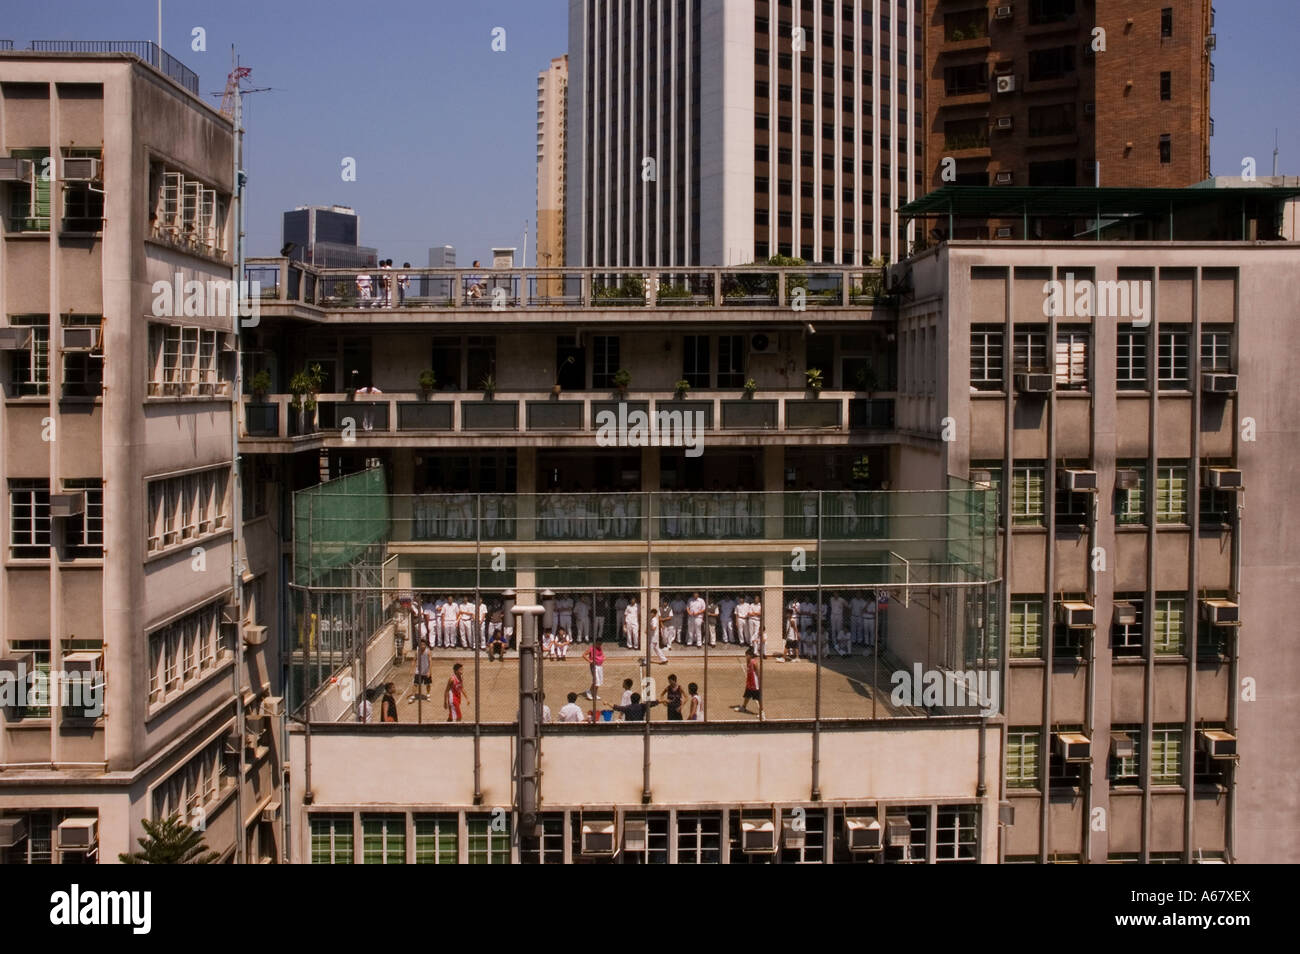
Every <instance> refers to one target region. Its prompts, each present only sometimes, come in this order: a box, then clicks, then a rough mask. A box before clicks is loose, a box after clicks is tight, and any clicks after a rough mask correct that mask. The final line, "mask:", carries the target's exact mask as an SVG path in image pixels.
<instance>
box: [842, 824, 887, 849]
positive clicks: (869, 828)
mask: <svg viewBox="0 0 1300 954" xmlns="http://www.w3.org/2000/svg"><path fill="white" fill-rule="evenodd" d="M844 831H845V834H846V836H847V840H848V843H849V851H854V852H857V851H880V849H881V848H883V847H884V838H883V837H882V836H883V830H882V829H881V827H880V822H878V821H877V820H876V819H874V818H847V819H845V820H844Z"/></svg>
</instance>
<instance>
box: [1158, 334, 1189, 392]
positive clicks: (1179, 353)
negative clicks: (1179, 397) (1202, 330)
mask: <svg viewBox="0 0 1300 954" xmlns="http://www.w3.org/2000/svg"><path fill="white" fill-rule="evenodd" d="M1190 339H1191V333H1190V332H1189V331H1187V330H1186V328H1169V327H1168V326H1165V327H1162V328H1161V330H1160V331H1158V332H1157V333H1156V342H1157V350H1156V376H1157V378H1158V380H1159V383H1160V390H1162V391H1186V390H1188V388H1189V387H1190V380H1191V378H1190V371H1189V360H1188V357H1189V355H1188V352H1189V350H1190Z"/></svg>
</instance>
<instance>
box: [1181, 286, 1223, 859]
mask: <svg viewBox="0 0 1300 954" xmlns="http://www.w3.org/2000/svg"><path fill="white" fill-rule="evenodd" d="M1192 296H1193V298H1192V340H1191V341H1190V342H1188V346H1187V350H1188V370H1189V372H1190V374H1191V377H1192V380H1191V385H1192V459H1191V460H1190V461H1188V468H1187V470H1188V473H1187V490H1188V493H1187V522H1188V523H1189V524H1191V527H1192V532H1191V534H1190V535H1189V540H1188V544H1187V545H1188V556H1187V610H1186V612H1185V614H1184V617H1183V618H1184V619H1185V620H1187V624H1186V632H1185V633H1184V637H1183V638H1184V640H1185V641H1186V648H1187V713H1186V715H1185V717H1184V719H1183V773H1182V774H1183V788H1184V793H1183V795H1184V811H1183V861H1184V862H1190V861H1191V860H1192V851H1193V839H1194V838H1195V835H1196V656H1197V635H1198V634H1197V625H1196V624H1197V613H1196V610H1197V597H1196V594H1197V589H1196V581H1197V574H1198V573H1199V572H1200V538H1201V269H1199V268H1197V269H1196V279H1195V282H1194V284H1193V286H1192ZM1233 430H1236V428H1233Z"/></svg>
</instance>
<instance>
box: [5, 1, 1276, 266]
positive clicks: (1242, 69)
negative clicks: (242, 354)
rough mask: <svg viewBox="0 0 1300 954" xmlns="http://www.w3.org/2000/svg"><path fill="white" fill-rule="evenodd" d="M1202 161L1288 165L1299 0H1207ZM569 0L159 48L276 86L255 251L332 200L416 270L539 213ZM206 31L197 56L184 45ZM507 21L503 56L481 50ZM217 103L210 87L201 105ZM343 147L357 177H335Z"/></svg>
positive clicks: (22, 22)
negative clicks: (435, 254) (283, 226)
mask: <svg viewBox="0 0 1300 954" xmlns="http://www.w3.org/2000/svg"><path fill="white" fill-rule="evenodd" d="M7 6H8V9H7V10H6V11H5V17H4V20H5V22H4V23H3V25H0V33H3V35H4V36H5V37H6V38H12V39H13V40H14V41H15V44H14V45H15V46H16V47H21V46H25V45H26V43H27V41H29V40H33V39H43V40H44V39H121V40H128V39H129V40H134V39H153V37H154V34H155V15H156V0H107V2H106V0H57V2H56V3H53V2H52V3H25V4H18V3H13V4H7ZM1217 10H1218V18H1217V24H1216V27H1215V32H1216V33H1217V34H1218V41H1219V43H1218V51H1217V52H1216V53H1215V56H1214V61H1215V66H1216V71H1217V79H1216V82H1215V83H1214V85H1213V86H1212V88H1211V112H1212V114H1213V116H1214V119H1215V126H1216V128H1215V137H1214V139H1213V142H1212V146H1213V149H1212V167H1213V171H1214V172H1215V173H1216V174H1220V175H1239V174H1240V172H1241V159H1242V157H1243V156H1248V155H1249V156H1254V157H1255V159H1256V160H1257V162H1258V172H1259V174H1261V175H1266V174H1268V173H1269V171H1270V170H1271V168H1272V153H1273V130H1274V128H1278V129H1280V133H1279V136H1280V148H1281V153H1282V159H1281V164H1280V171H1281V172H1282V173H1284V174H1289V175H1297V174H1300V122H1298V118H1300V106H1298V105H1297V99H1296V97H1297V94H1298V93H1300V53H1297V48H1298V47H1300V0H1219V2H1218V4H1217ZM567 16H568V4H567V2H566V0H509V2H507V0H460V2H447V0H372V2H358V0H308V2H300V3H287V2H283V0H261V2H256V3H254V2H249V0H226V2H222V3H213V2H211V0H164V3H163V46H164V48H165V49H167V51H168V52H170V53H172V54H173V55H174V56H176V57H177V58H178V59H180V60H181V61H182V62H183V63H185V64H186V65H187V66H189V67H190V68H191V69H192V70H194V71H195V72H197V73H198V74H199V79H200V89H201V90H202V91H203V92H204V94H205V95H206V94H207V93H209V92H217V91H220V90H221V89H222V87H223V86H224V84H225V78H226V74H227V73H228V72H229V69H230V45H231V44H232V43H234V44H236V46H237V48H238V52H239V55H240V60H241V62H242V63H243V65H245V66H249V67H251V68H252V70H253V74H252V78H251V82H252V85H254V86H270V87H273V88H274V91H273V92H267V93H257V94H255V95H252V96H249V97H248V98H247V99H246V100H245V102H246V104H247V110H248V115H247V122H246V127H247V129H248V140H247V148H248V153H247V156H248V161H247V168H248V171H249V174H250V192H249V197H250V208H249V213H248V221H247V230H248V239H249V241H248V251H249V254H253V255H256V254H274V253H275V252H277V251H278V250H279V247H280V213H281V212H282V211H283V210H285V209H289V208H292V207H293V206H295V205H305V204H330V203H336V202H337V203H340V204H343V205H350V206H352V207H353V208H355V209H356V210H357V211H358V212H359V213H360V215H361V240H362V242H363V243H364V244H366V245H373V246H376V247H377V248H378V249H379V252H380V255H381V256H382V257H391V258H394V259H396V260H397V261H398V262H399V263H400V262H402V261H404V260H406V261H410V262H412V263H413V264H416V265H422V264H424V263H425V262H427V252H426V249H427V248H428V247H429V246H430V245H434V244H443V243H450V244H452V245H455V246H456V248H457V254H458V261H459V262H461V263H468V262H469V261H470V260H471V259H473V258H480V259H487V258H488V249H489V248H490V247H491V246H493V245H514V246H522V244H523V230H524V224H525V221H527V223H528V227H529V231H530V236H529V249H530V255H529V261H530V262H531V261H532V259H533V256H532V254H531V252H532V249H533V248H534V246H535V238H534V237H533V236H532V235H531V232H532V230H533V228H534V227H535V226H534V219H535V217H536V125H535V120H536V88H537V73H538V72H539V71H541V70H543V69H545V68H546V67H547V65H548V64H549V62H550V59H551V57H553V56H558V55H560V54H562V53H564V52H565V51H566V47H567V44H568V26H567ZM195 26H202V27H204V28H205V29H206V30H207V52H205V53H199V52H194V51H193V50H191V48H190V36H191V32H190V31H191V29H192V28H193V27H195ZM497 26H501V27H504V28H505V29H506V51H505V52H503V53H494V52H492V50H491V40H492V35H491V34H492V29H493V28H494V27H497ZM208 98H209V101H210V102H213V103H214V104H215V103H218V102H219V97H208ZM344 156H352V157H354V158H355V159H356V160H357V181H356V182H344V181H342V179H341V177H340V175H339V172H340V162H341V160H342V158H343V157H344Z"/></svg>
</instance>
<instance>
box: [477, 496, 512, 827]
mask: <svg viewBox="0 0 1300 954" xmlns="http://www.w3.org/2000/svg"><path fill="white" fill-rule="evenodd" d="M482 585H483V495H482V494H475V495H474V626H473V628H472V629H471V630H470V632H471V633H472V634H473V635H472V637H471V638H472V639H473V640H474V804H475V805H482V804H483V786H482V781H483V762H482V758H481V756H482V751H481V749H482V732H481V725H482V718H481V710H480V709H479V699H480V698H481V697H482V695H483V692H482V688H483V687H482V686H481V685H480V683H479V650H478V647H479V641H480V640H481V639H482V638H483V634H482V632H481V631H480V626H481V625H482V624H481V623H480V622H479V618H478V617H479V612H478V608H479V606H480V604H481V601H482V599H483V597H482V592H481V587H482ZM501 626H502V628H504V627H505V621H504V620H503V621H502V623H501Z"/></svg>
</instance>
